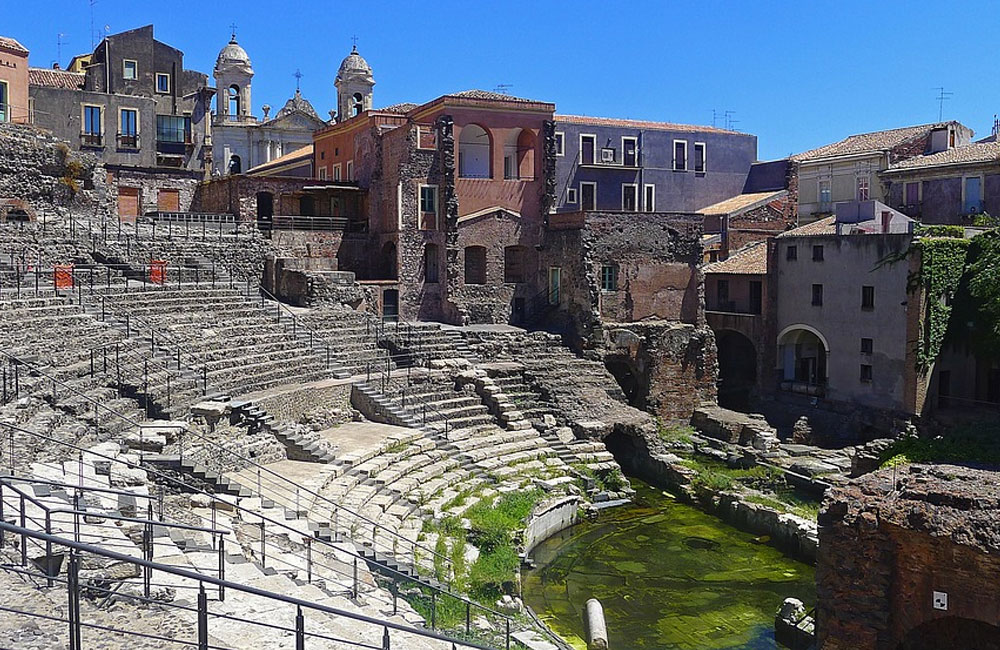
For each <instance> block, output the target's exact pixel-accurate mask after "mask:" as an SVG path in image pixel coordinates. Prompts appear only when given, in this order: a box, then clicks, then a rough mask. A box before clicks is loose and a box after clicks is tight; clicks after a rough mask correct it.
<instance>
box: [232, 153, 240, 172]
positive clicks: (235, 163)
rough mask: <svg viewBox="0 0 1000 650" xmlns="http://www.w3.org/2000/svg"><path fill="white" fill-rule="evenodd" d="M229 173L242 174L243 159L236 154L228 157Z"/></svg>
mask: <svg viewBox="0 0 1000 650" xmlns="http://www.w3.org/2000/svg"><path fill="white" fill-rule="evenodd" d="M229 173H230V174H242V173H243V159H242V158H240V157H239V156H238V155H236V154H232V155H231V156H229Z"/></svg>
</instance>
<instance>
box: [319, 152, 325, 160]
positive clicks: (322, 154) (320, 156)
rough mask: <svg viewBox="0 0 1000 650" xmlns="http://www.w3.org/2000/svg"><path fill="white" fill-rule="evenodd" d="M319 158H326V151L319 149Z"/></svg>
mask: <svg viewBox="0 0 1000 650" xmlns="http://www.w3.org/2000/svg"><path fill="white" fill-rule="evenodd" d="M319 159H320V160H326V152H325V151H320V152H319Z"/></svg>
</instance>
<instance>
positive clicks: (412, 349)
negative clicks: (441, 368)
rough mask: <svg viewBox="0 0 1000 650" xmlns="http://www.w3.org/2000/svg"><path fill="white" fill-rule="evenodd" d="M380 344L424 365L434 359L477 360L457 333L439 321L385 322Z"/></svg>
mask: <svg viewBox="0 0 1000 650" xmlns="http://www.w3.org/2000/svg"><path fill="white" fill-rule="evenodd" d="M382 344H383V345H384V346H385V347H387V348H388V349H389V350H390V351H391V352H392V354H393V356H399V357H403V358H404V359H405V360H406V362H407V363H409V364H410V365H416V366H426V365H427V364H428V363H429V362H430V361H433V360H435V359H465V360H467V361H469V362H472V363H474V362H476V361H477V360H478V357H477V355H476V354H475V353H474V352H473V350H472V348H470V347H469V346H468V345H467V344H466V342H465V339H463V338H462V335H461V333H460V332H458V331H456V330H453V329H445V328H443V327H442V326H441V325H440V324H438V323H407V322H400V323H387V324H386V329H385V332H384V334H383V338H382Z"/></svg>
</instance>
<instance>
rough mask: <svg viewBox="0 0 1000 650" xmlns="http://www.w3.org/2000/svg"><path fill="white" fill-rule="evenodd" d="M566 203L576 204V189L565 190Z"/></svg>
mask: <svg viewBox="0 0 1000 650" xmlns="http://www.w3.org/2000/svg"><path fill="white" fill-rule="evenodd" d="M566 203H576V188H575V187H569V188H566Z"/></svg>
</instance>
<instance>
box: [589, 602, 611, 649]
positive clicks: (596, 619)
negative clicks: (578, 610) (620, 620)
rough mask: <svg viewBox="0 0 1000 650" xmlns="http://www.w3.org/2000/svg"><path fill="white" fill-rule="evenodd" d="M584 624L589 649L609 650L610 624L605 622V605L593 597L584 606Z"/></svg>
mask: <svg viewBox="0 0 1000 650" xmlns="http://www.w3.org/2000/svg"><path fill="white" fill-rule="evenodd" d="M583 617H584V621H583V622H584V625H585V627H586V630H587V650H608V626H607V624H606V623H605V622H604V606H603V605H601V601H599V600H597V599H596V598H591V599H590V600H588V601H587V606H586V607H585V608H584V613H583Z"/></svg>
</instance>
